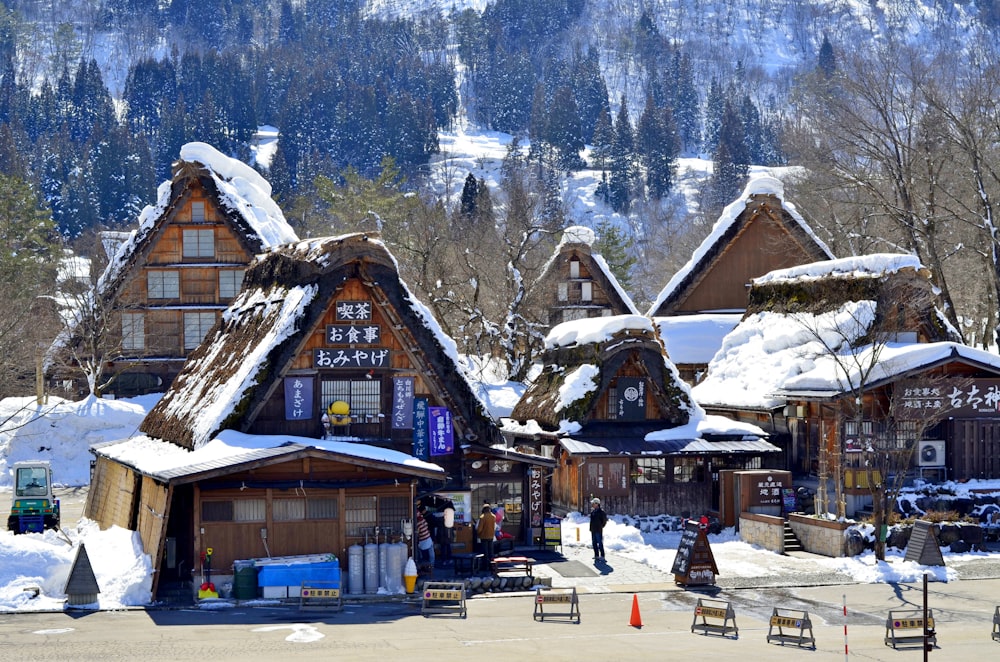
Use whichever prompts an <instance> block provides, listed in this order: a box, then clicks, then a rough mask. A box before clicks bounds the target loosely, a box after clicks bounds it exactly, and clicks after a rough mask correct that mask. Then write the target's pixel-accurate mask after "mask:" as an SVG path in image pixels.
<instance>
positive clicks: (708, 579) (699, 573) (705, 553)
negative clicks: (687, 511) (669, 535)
mask: <svg viewBox="0 0 1000 662" xmlns="http://www.w3.org/2000/svg"><path fill="white" fill-rule="evenodd" d="M671 572H673V573H674V581H675V582H677V583H678V584H682V585H684V586H695V585H702V586H704V585H712V584H715V577H716V575H718V574H719V569H718V568H717V567H716V565H715V557H714V556H713V555H712V548H711V546H710V545H709V544H708V527H707V526H704V525H703V524H701V523H700V522H688V523H687V524H686V525H685V527H684V533H682V534H681V540H680V542H679V543H678V544H677V556H675V557H674V565H673V568H671Z"/></svg>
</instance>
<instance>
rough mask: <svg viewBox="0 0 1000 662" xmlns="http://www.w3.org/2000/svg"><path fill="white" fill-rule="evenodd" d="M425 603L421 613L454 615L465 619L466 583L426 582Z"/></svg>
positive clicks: (426, 614) (424, 589) (427, 614)
mask: <svg viewBox="0 0 1000 662" xmlns="http://www.w3.org/2000/svg"><path fill="white" fill-rule="evenodd" d="M423 593H424V603H423V606H422V607H421V609H420V613H421V614H422V615H423V616H425V617H427V616H430V615H431V614H454V615H456V616H461V617H462V618H465V617H466V616H467V615H468V612H467V610H466V608H465V582H426V583H425V584H424V588H423Z"/></svg>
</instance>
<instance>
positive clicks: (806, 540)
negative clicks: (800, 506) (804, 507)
mask: <svg viewBox="0 0 1000 662" xmlns="http://www.w3.org/2000/svg"><path fill="white" fill-rule="evenodd" d="M788 523H789V525H791V527H792V531H793V532H795V536H796V537H797V538H798V539H799V542H800V543H802V549H804V550H805V551H807V552H812V553H813V554H822V555H823V556H831V557H838V556H844V555H845V553H846V548H845V544H844V543H845V541H846V536H845V535H844V531H845V530H847V527H848V526H850V525H849V524H848V523H846V522H838V521H834V520H827V519H820V518H818V517H809V516H808V515H800V514H797V513H790V514H789V515H788Z"/></svg>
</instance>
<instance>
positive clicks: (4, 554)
mask: <svg viewBox="0 0 1000 662" xmlns="http://www.w3.org/2000/svg"><path fill="white" fill-rule="evenodd" d="M496 394H497V398H498V399H500V400H503V398H505V397H507V395H508V389H504V388H498V389H497V390H496ZM156 399H157V397H156V396H146V397H143V398H138V399H133V400H119V401H115V400H94V399H85V400H82V401H80V402H66V401H60V400H55V399H53V400H51V401H50V402H49V403H48V404H46V405H43V406H41V407H39V406H38V405H37V404H36V403H35V402H34V400H33V399H24V398H12V399H7V400H3V401H0V421H6V423H4V424H3V426H2V427H0V494H2V496H0V504H3V505H4V506H6V505H7V504H8V503H9V499H10V496H11V476H10V473H9V468H10V466H11V465H12V464H13V462H14V461H16V460H20V459H47V460H50V461H51V462H52V466H53V470H54V473H55V480H56V482H57V484H61V485H66V486H81V485H87V484H88V482H89V466H90V459H91V457H92V456H91V454H90V452H89V451H88V448H89V446H90V445H91V444H94V443H99V442H102V441H110V440H113V439H119V438H122V437H126V436H129V435H130V434H132V433H134V432H135V430H136V429H137V428H138V425H139V422H140V420H141V419H142V417H143V415H144V414H145V412H146V411H147V410H148V409H149V408H150V407H152V406H153V404H155V402H156ZM975 486H976V487H979V488H982V487H990V486H992V487H995V488H996V489H997V490H1000V481H993V482H992V483H982V484H977V485H975ZM956 489H960V488H956ZM588 521H589V520H588V519H587V517H586V516H585V515H582V514H580V513H571V514H570V515H569V516H568V517H567V518H566V520H565V521H564V527H563V537H564V540H563V542H564V545H565V546H567V547H570V548H573V547H580V546H586V544H587V542H586V539H588V538H589V536H588V535H586V534H585V535H584V536H582V538H583V540H581V541H577V540H576V534H575V531H576V528H577V527H580V528H581V529H582V530H583V531H584V532H586V531H587V523H588ZM672 521H674V520H673V518H671V517H669V516H664V517H663V518H662V519H661V520H659V521H657V520H655V519H654V520H644V521H643V522H641V523H640V522H637V521H636V520H634V519H631V518H628V517H622V516H619V515H615V516H613V517H612V520H611V521H610V522H609V524H608V526H607V528H606V529H605V547H606V548H607V550H608V551H609V553H611V554H612V555H621V556H623V557H626V558H628V559H630V560H632V561H634V562H637V563H642V564H646V565H648V566H650V567H651V568H655V569H657V570H660V571H661V572H664V573H669V571H670V568H671V566H672V565H673V561H674V556H675V554H676V551H677V543H678V541H679V540H680V532H679V531H672V530H669V529H670V528H671V527H670V526H667V524H669V523H670V522H672ZM709 540H710V542H711V545H712V552H713V555H714V556H715V559H716V562H717V564H718V565H719V567H720V569H724V574H725V575H726V576H728V577H748V578H752V577H769V576H777V575H788V574H789V573H791V574H793V575H794V574H796V573H799V574H816V573H817V572H822V571H823V570H824V569H825V570H827V571H829V572H831V573H835V572H841V573H845V574H848V575H850V576H851V577H853V578H854V579H855V580H856V581H858V582H896V581H916V580H917V579H919V578H920V577H921V576H922V575H923V574H924V573H925V572H930V573H931V575H932V576H933V577H934V578H935V579H937V580H939V581H949V580H952V579H955V578H956V573H957V571H956V570H955V569H954V568H953V567H952V566H954V565H961V564H964V563H969V562H974V561H975V560H977V559H987V560H989V561H995V562H1000V553H985V552H972V553H967V554H951V553H949V550H947V549H945V550H943V552H944V555H945V560H946V563H947V564H948V565H947V567H943V568H929V567H924V566H920V565H917V564H914V563H911V562H906V561H904V560H903V558H902V557H903V553H902V551H900V550H890V554H889V558H888V560H887V561H886V562H877V561H876V560H875V559H874V557H873V555H872V554H871V553H870V552H869V553H865V554H862V555H861V556H858V557H854V558H840V559H825V558H815V559H796V558H791V557H788V556H781V555H778V554H775V553H773V552H769V551H766V550H763V549H761V548H758V547H754V546H752V545H748V544H747V543H744V542H742V541H741V540H740V539H739V538H738V536H737V535H736V534H735V533H734V532H733V531H732V530H731V529H727V530H724V531H723V532H722V533H720V534H718V535H712V536H710V537H709ZM81 543H83V544H84V545H85V547H86V550H87V556H88V558H89V559H90V562H91V565H92V567H93V570H94V574H95V576H96V578H97V583H98V586H99V587H100V594H99V595H98V603H97V604H96V605H89V607H98V608H100V609H117V608H122V607H128V606H143V605H148V604H149V602H150V590H151V586H152V564H151V561H150V558H149V555H147V554H145V553H143V552H142V551H141V545H140V543H139V540H138V537H137V535H136V534H134V533H133V532H131V531H127V530H125V529H121V528H117V527H116V528H112V529H109V530H107V531H101V530H99V528H98V527H97V526H96V524H95V523H94V522H92V521H89V520H85V519H81V520H80V521H77V522H71V521H66V520H65V519H64V521H63V530H62V532H55V531H46V532H45V533H42V534H39V533H29V534H23V535H17V536H15V535H14V534H13V533H10V532H8V531H6V530H4V531H2V532H0V612H7V611H61V610H63V609H66V605H65V597H66V596H65V586H66V580H67V578H68V576H69V572H70V569H71V568H72V565H73V562H74V560H75V559H76V556H77V553H78V546H79V545H80V544H81ZM36 588H37V589H38V593H37V596H36V595H35V589H36ZM226 604H228V603H227V602H226V601H208V602H206V603H205V604H204V605H203V606H204V608H221V607H225V606H226Z"/></svg>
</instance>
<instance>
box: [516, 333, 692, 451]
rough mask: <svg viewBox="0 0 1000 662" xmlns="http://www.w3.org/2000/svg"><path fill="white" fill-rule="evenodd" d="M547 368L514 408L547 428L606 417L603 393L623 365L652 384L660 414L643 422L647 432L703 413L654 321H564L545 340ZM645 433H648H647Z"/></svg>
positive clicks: (574, 427)
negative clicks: (602, 407) (665, 348)
mask: <svg viewBox="0 0 1000 662" xmlns="http://www.w3.org/2000/svg"><path fill="white" fill-rule="evenodd" d="M545 349H546V352H545V356H544V357H543V361H544V365H545V367H544V368H543V370H542V373H541V374H540V375H539V376H538V377H537V378H536V379H535V380H533V382H532V383H531V384H530V385H529V386H528V388H527V390H526V391H525V393H524V396H523V397H522V398H521V400H520V401H519V402H518V403H517V405H515V407H514V410H513V411H512V412H511V416H510V417H511V419H512V420H513V421H519V422H521V423H525V422H527V421H529V420H530V421H535V422H536V423H537V424H538V425H539V426H541V428H542V429H545V430H548V431H557V430H558V431H565V432H578V431H580V429H581V427H585V426H587V425H589V424H590V423H591V422H592V421H594V420H595V419H602V418H604V416H602V415H600V414H599V413H598V412H596V411H595V408H596V406H597V401H598V399H599V398H600V396H601V394H602V393H604V392H605V391H607V390H608V388H609V385H610V383H611V381H612V380H613V379H614V378H615V377H617V376H618V375H619V374H620V372H621V371H622V369H623V368H625V369H627V370H629V371H630V372H629V373H628V374H635V375H641V376H643V377H645V378H646V379H645V382H646V383H647V384H649V389H650V393H649V394H648V395H647V396H646V397H649V398H651V399H652V400H653V401H654V403H655V404H654V410H655V411H658V412H659V416H658V417H657V418H656V419H655V420H652V421H643V422H641V424H640V427H643V428H645V429H646V432H648V431H649V430H651V429H654V428H655V429H662V428H668V427H676V426H680V425H686V424H688V423H689V422H690V421H691V420H692V419H697V418H700V417H701V416H702V415H703V412H702V411H701V409H700V408H699V407H698V406H697V405H696V404H694V401H693V399H692V398H691V394H690V390H689V389H688V387H687V385H686V384H684V382H683V381H681V379H680V376H679V375H678V374H677V369H676V368H675V367H674V365H673V364H672V363H670V361H669V360H668V359H667V358H666V356H665V355H664V352H663V345H662V344H661V343H660V341H659V339H658V337H657V332H656V329H655V327H654V325H653V322H652V320H650V319H649V318H648V317H644V316H642V315H617V316H613V317H596V318H591V319H585V320H575V321H572V322H564V323H563V324H558V325H556V326H555V327H553V328H552V330H551V331H550V332H549V335H548V336H547V337H546V339H545ZM643 434H644V433H643Z"/></svg>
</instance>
